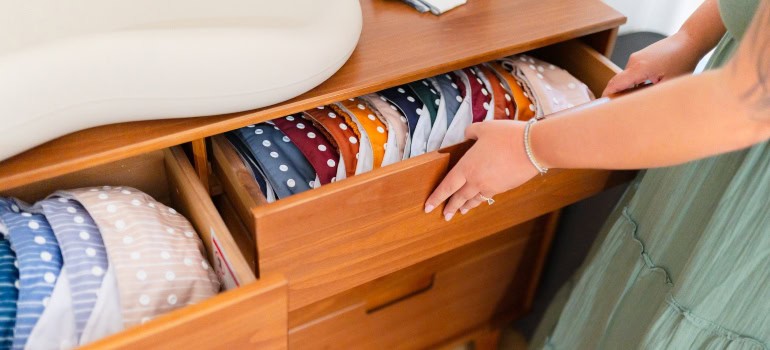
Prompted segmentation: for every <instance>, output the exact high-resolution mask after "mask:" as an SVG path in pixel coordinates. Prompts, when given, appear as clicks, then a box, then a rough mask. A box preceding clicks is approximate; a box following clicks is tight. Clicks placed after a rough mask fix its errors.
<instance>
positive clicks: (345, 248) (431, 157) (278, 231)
mask: <svg viewBox="0 0 770 350" xmlns="http://www.w3.org/2000/svg"><path fill="white" fill-rule="evenodd" d="M535 54H536V55H538V56H540V57H542V58H543V59H545V60H547V61H551V62H554V63H558V64H560V65H562V66H563V67H565V68H567V69H568V70H570V71H572V72H573V73H574V75H575V76H577V77H578V78H579V79H581V80H583V81H585V82H586V83H587V84H588V85H589V86H590V87H591V88H592V89H593V90H594V92H597V93H600V92H601V89H603V88H604V85H605V84H606V82H607V80H609V78H610V77H611V76H612V75H613V74H614V72H616V71H617V67H614V66H613V65H612V64H611V63H610V62H609V61H608V60H606V59H605V58H603V57H602V56H601V55H600V54H598V53H597V52H596V51H594V50H593V49H591V48H589V47H588V46H586V45H585V44H582V43H580V42H578V41H571V42H566V43H562V44H558V45H554V46H552V47H548V48H544V49H542V50H539V51H537V52H535ZM212 141H213V142H212V146H213V154H214V159H213V163H214V164H213V169H214V172H215V175H216V176H217V177H218V178H219V180H220V181H221V182H222V188H223V191H224V194H225V196H227V198H228V199H229V201H230V203H232V206H233V208H234V210H235V211H236V212H237V213H238V215H239V216H240V217H241V218H242V220H243V222H244V225H245V227H246V228H247V229H248V230H250V231H251V232H252V233H253V234H254V235H255V241H256V245H257V252H256V255H257V257H258V258H257V264H258V271H259V272H260V273H269V272H280V273H282V274H284V275H285V276H286V278H287V280H288V282H289V310H290V311H291V310H297V309H299V308H302V307H304V306H307V305H309V304H312V303H314V302H316V301H319V300H322V299H326V298H328V297H331V296H333V295H335V294H337V293H340V292H343V291H345V290H348V289H351V288H353V287H356V286H358V285H361V284H363V283H366V282H369V281H372V280H374V279H376V278H379V277H382V276H385V275H388V274H390V273H393V272H395V271H398V270H400V269H403V268H405V267H407V266H410V265H413V264H416V263H419V262H421V261H425V260H427V259H430V258H431V257H434V256H437V255H440V254H442V253H445V252H448V251H450V250H452V249H454V248H457V247H460V246H463V245H465V244H468V243H470V242H473V241H476V240H479V239H481V238H483V237H487V236H489V235H492V234H494V233H497V232H500V231H502V230H504V229H506V228H510V227H512V226H515V225H517V224H520V223H523V222H526V221H528V220H532V219H534V218H536V217H538V216H541V215H543V214H545V213H548V212H551V211H554V210H556V209H559V208H562V207H564V206H566V205H568V204H571V203H573V202H576V201H578V200H580V199H583V198H586V197H588V196H590V195H593V194H595V193H598V192H600V191H601V190H603V189H606V188H608V187H611V186H613V185H615V184H619V183H621V182H624V181H627V180H629V179H630V178H631V177H632V176H633V173H632V172H609V171H602V170H569V171H560V170H553V171H551V172H549V174H548V175H547V176H542V177H537V178H535V179H533V180H532V181H530V182H529V183H527V184H525V185H524V186H521V187H520V188H517V189H515V190H512V191H509V192H506V193H504V194H500V195H498V196H496V197H495V200H496V203H495V204H494V205H492V206H482V207H480V208H479V209H476V210H474V211H472V212H471V213H470V214H468V215H459V216H456V217H455V219H453V220H452V222H450V223H447V222H444V220H443V218H442V217H441V210H440V209H437V210H435V211H434V212H433V213H431V214H427V215H426V214H424V213H423V205H424V201H425V199H427V197H428V195H429V194H430V192H431V191H432V190H433V189H434V188H435V186H436V185H437V184H438V183H439V181H440V180H441V179H442V178H443V176H444V175H445V174H446V173H447V171H448V169H450V167H451V165H452V164H454V163H455V162H456V161H457V160H458V159H459V158H460V157H461V156H462V154H464V152H465V151H466V150H467V148H468V147H469V146H470V144H469V143H465V144H460V145H457V146H454V147H449V148H447V149H443V150H439V151H437V152H431V153H427V154H424V155H421V156H419V157H415V158H412V159H408V160H406V161H403V162H400V163H396V164H393V165H390V166H386V167H383V168H381V169H376V170H374V171H372V172H369V173H366V174H362V175H358V176H354V177H352V178H349V179H345V180H344V181H340V182H337V183H332V184H329V185H324V186H323V187H321V188H319V189H315V190H311V191H307V192H304V193H301V194H298V195H295V196H291V197H289V198H286V199H282V200H280V201H277V202H275V203H270V204H267V203H266V201H265V199H264V198H263V196H262V195H261V193H260V192H259V190H258V185H257V184H256V182H255V181H254V180H253V179H252V178H251V177H250V176H248V170H247V169H246V168H245V166H244V165H243V164H242V162H241V161H240V159H239V158H238V155H237V154H235V153H234V150H233V149H232V147H231V146H230V145H229V143H228V142H227V140H226V139H225V138H224V137H222V136H217V137H214V138H213V139H212Z"/></svg>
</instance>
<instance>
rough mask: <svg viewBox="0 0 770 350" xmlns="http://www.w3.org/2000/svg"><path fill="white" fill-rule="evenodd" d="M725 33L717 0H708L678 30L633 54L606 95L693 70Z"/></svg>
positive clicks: (608, 88) (607, 89) (610, 83)
mask: <svg viewBox="0 0 770 350" xmlns="http://www.w3.org/2000/svg"><path fill="white" fill-rule="evenodd" d="M724 34H725V26H724V24H723V23H722V18H721V17H720V16H719V5H718V4H717V0H706V1H704V2H703V4H701V6H700V7H698V9H697V10H696V11H695V12H694V13H693V14H692V15H691V16H690V17H689V18H688V19H687V21H686V22H685V23H684V24H683V25H682V27H681V28H680V29H679V31H678V32H676V33H675V34H674V35H672V36H670V37H668V38H665V39H663V40H661V41H658V42H656V43H654V44H652V45H650V46H648V47H646V48H644V49H642V50H640V51H638V52H635V53H634V54H632V55H631V57H630V58H629V60H628V65H627V66H626V69H625V70H624V71H623V72H622V73H620V74H618V75H617V76H615V77H614V78H612V80H610V82H609V83H608V84H607V88H606V89H605V90H604V95H605V96H606V95H609V94H614V93H617V92H620V91H623V90H626V89H629V88H631V87H633V86H635V85H638V84H641V83H643V82H645V81H647V80H650V81H652V82H653V83H658V82H661V81H665V80H668V79H672V78H675V77H678V76H681V75H685V74H689V73H692V71H693V70H695V67H696V66H697V65H698V62H699V61H700V60H701V59H702V58H703V56H705V55H706V54H707V53H708V52H709V51H711V49H713V48H714V46H716V45H717V43H718V42H719V40H720V39H721V38H722V36H723V35H724Z"/></svg>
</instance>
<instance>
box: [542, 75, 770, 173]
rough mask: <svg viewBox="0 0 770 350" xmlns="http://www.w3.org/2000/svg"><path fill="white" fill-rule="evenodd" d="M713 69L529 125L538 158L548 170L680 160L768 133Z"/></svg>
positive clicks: (764, 124)
mask: <svg viewBox="0 0 770 350" xmlns="http://www.w3.org/2000/svg"><path fill="white" fill-rule="evenodd" d="M725 74H727V73H726V71H723V70H717V71H711V72H708V73H704V74H701V75H698V76H687V77H683V78H679V79H675V80H672V81H671V82H669V83H667V84H661V85H658V86H654V87H651V88H648V89H645V90H642V91H639V92H636V93H632V94H629V95H627V96H623V97H620V98H617V99H615V100H613V101H610V102H607V103H605V104H602V105H599V106H595V107H593V108H586V109H576V110H572V111H565V112H563V113H560V114H557V115H554V116H552V117H549V118H547V119H545V120H543V121H540V122H538V123H536V124H535V125H533V126H532V129H531V143H532V150H533V153H534V155H535V157H536V158H537V159H538V160H539V161H540V162H541V163H543V165H544V166H546V167H549V168H601V169H640V168H652V167H661V166H668V165H674V164H679V163H683V162H687V161H690V160H694V159H699V158H703V157H707V156H711V155H714V154H719V153H724V152H728V151H732V150H736V149H740V148H744V147H747V146H750V145H752V144H754V143H757V142H760V141H762V140H765V139H767V138H768V137H770V123H768V122H766V121H760V120H757V119H756V118H751V117H750V116H749V115H747V113H746V112H745V109H744V108H741V107H740V101H738V100H737V98H736V95H735V93H734V91H730V88H729V87H727V84H725V81H727V80H728V79H727V78H726V77H725V76H724V75H725Z"/></svg>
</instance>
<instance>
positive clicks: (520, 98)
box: [487, 60, 536, 121]
mask: <svg viewBox="0 0 770 350" xmlns="http://www.w3.org/2000/svg"><path fill="white" fill-rule="evenodd" d="M487 65H488V66H489V67H490V68H492V70H494V71H495V73H497V76H498V77H499V78H500V81H501V82H502V83H503V86H504V87H505V89H506V91H507V92H508V94H509V95H507V96H506V99H508V98H510V100H511V102H512V104H513V107H514V110H513V119H514V120H521V121H527V120H530V119H532V118H534V117H535V110H536V108H535V105H534V103H533V102H532V101H531V100H530V99H529V98H528V97H527V94H526V93H525V92H524V89H523V88H522V87H521V83H520V82H519V81H517V80H516V78H515V77H514V76H513V74H512V73H511V71H512V70H513V65H511V64H510V62H507V61H505V60H501V61H492V62H489V63H487Z"/></svg>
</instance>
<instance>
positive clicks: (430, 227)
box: [0, 0, 633, 349]
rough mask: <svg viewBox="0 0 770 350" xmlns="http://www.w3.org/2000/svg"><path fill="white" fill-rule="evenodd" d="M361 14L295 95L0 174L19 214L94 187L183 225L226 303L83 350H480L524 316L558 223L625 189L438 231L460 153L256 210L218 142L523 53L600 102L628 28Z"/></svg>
mask: <svg viewBox="0 0 770 350" xmlns="http://www.w3.org/2000/svg"><path fill="white" fill-rule="evenodd" d="M361 2H362V8H363V12H364V27H363V33H362V35H361V40H360V42H359V44H358V47H357V49H356V51H355V52H354V53H353V56H352V57H351V59H350V61H349V62H347V64H345V66H343V67H342V69H341V70H340V71H339V72H337V73H336V74H335V75H334V76H332V77H331V78H330V79H329V80H328V81H326V82H325V83H323V84H322V85H320V86H318V87H316V88H315V89H313V90H311V91H309V92H308V93H305V94H304V95H302V96H299V97H297V98H294V99H292V100H289V101H286V102H284V103H280V104H277V105H274V106H270V107H266V108H262V109H259V110H255V111H249V112H243V113H236V114H230V115H223V116H213V117H202V118H188V119H172V120H161V121H147V122H136V123H125V124H117V125H109V126H104V127H98V128H93V129H88V130H84V131H80V132H77V133H74V134H71V135H67V136H64V137H62V138H60V139H57V140H54V141H51V142H48V143H46V144H44V145H41V146H39V147H37V148H35V149H32V150H30V151H27V152H25V153H23V154H21V155H19V156H16V157H14V158H12V159H9V160H6V161H4V162H1V163H0V195H4V196H17V197H20V198H22V199H24V200H27V201H34V200H38V199H40V198H42V197H44V196H45V195H47V194H49V193H51V192H53V191H54V190H56V189H64V188H74V187H82V186H95V185H112V186H119V185H122V186H132V187H135V188H138V189H140V190H143V191H145V192H147V193H148V194H150V195H152V196H154V197H155V198H157V199H159V200H160V201H162V202H165V203H167V204H169V205H171V206H173V207H174V208H176V209H177V210H179V211H180V212H182V213H183V214H185V215H186V216H187V217H188V218H189V219H190V221H191V222H192V223H193V225H194V226H195V228H196V229H197V231H198V232H199V233H200V235H201V238H202V239H203V240H204V243H205V245H206V248H207V250H208V251H209V257H210V259H211V260H212V261H213V262H214V265H215V266H216V267H217V270H218V271H219V272H220V273H221V274H222V275H223V276H224V277H225V278H226V279H227V281H228V282H227V283H228V285H229V286H230V287H231V288H230V290H228V291H226V292H223V293H221V294H220V295H218V296H216V297H214V298H211V299H209V300H207V301H205V302H203V303H200V304H197V305H194V306H190V307H187V308H184V309H181V310H178V311H176V312H172V313H170V314H167V315H164V316H162V317H159V318H157V319H155V320H152V321H150V322H148V323H146V324H144V325H141V326H137V327H133V328H131V329H127V330H126V331H124V332H122V333H120V334H117V335H114V336H112V337H109V338H106V339H103V340H101V341H99V342H96V343H94V344H91V345H89V346H87V348H94V349H116V348H126V349H149V348H163V349H173V348H192V349H209V348H211V349H225V348H226V349H257V348H259V349H262V348H265V349H272V348H287V347H290V348H296V349H306V348H324V349H358V348H375V349H392V348H408V349H413V348H441V347H447V348H449V347H452V346H456V345H462V344H465V343H468V342H473V343H474V344H475V346H476V347H477V348H494V346H495V344H496V341H497V335H498V333H499V331H498V330H499V328H500V327H501V325H504V324H506V323H507V322H510V321H511V320H513V319H515V318H517V317H520V316H521V315H523V314H524V313H525V312H527V311H528V308H529V307H530V305H531V303H532V300H533V298H534V295H535V292H536V287H537V282H538V279H539V276H540V272H541V270H542V267H543V264H544V260H545V257H546V255H547V252H548V248H549V246H550V242H551V239H552V238H553V234H554V231H555V228H556V225H557V223H558V218H559V210H560V208H562V207H564V206H567V205H569V204H571V203H574V202H576V201H578V200H581V199H583V198H586V197H589V196H591V195H593V194H596V193H598V192H600V191H602V190H604V189H606V188H608V187H611V186H614V185H616V184H619V183H622V182H624V181H628V180H629V179H630V177H631V176H632V175H633V174H632V173H630V172H610V171H602V170H569V171H564V170H554V171H551V172H549V173H548V175H547V176H542V177H537V178H535V179H533V180H532V181H530V182H529V183H527V184H525V185H524V186H522V187H520V188H517V189H515V190H512V191H509V192H507V193H504V194H500V195H498V196H496V197H495V200H496V203H495V204H494V205H492V206H486V205H484V206H481V207H480V208H479V209H476V210H473V211H471V212H470V213H469V214H467V215H459V216H457V217H456V218H455V219H453V220H452V222H450V223H447V222H444V220H443V219H442V218H441V214H440V212H441V211H440V210H437V211H434V212H433V213H431V214H424V213H423V203H424V201H425V199H426V198H427V196H428V195H429V193H430V192H431V191H432V189H433V188H434V187H435V186H436V185H437V184H438V182H439V181H440V180H441V178H442V177H443V175H445V174H446V172H447V171H448V169H450V168H451V167H452V165H453V164H454V163H455V162H456V161H457V160H458V159H459V158H460V157H461V156H462V154H463V153H464V152H465V151H466V150H467V149H468V147H469V146H470V145H469V144H467V143H465V144H460V145H457V146H453V147H449V148H446V149H442V150H439V151H436V152H430V153H427V154H424V155H420V156H418V157H415V158H412V159H409V160H406V161H403V162H400V163H396V164H394V165H391V166H387V167H384V168H381V169H377V170H374V171H372V172H369V173H366V174H363V175H358V176H355V177H352V178H349V179H346V180H344V181H340V182H337V183H333V184H330V185H326V186H323V187H322V188H319V189H316V190H312V191H308V192H305V193H301V194H299V195H295V196H292V197H290V198H287V199H283V200H280V201H278V202H275V203H271V204H267V203H265V202H264V201H263V200H261V199H260V197H259V195H258V190H257V189H256V188H255V187H254V185H253V180H252V179H251V178H250V177H249V176H248V173H247V171H246V169H245V168H243V165H242V164H241V163H240V162H239V160H238V158H237V156H236V155H235V154H234V153H233V151H232V149H231V148H229V147H228V145H227V143H226V142H223V139H222V138H221V137H216V136H215V135H218V134H221V133H223V132H226V131H229V130H233V129H236V128H239V127H243V126H246V125H248V124H253V123H257V122H261V121H265V120H269V119H272V118H277V117H281V116H284V115H287V114H291V113H295V112H298V111H301V110H304V109H309V108H314V107H316V106H320V105H324V104H328V103H332V102H336V101H339V100H342V99H346V98H350V97H355V96H360V95H363V94H366V93H371V92H375V91H378V90H381V89H384V88H388V87H392V86H395V85H398V84H403V83H407V82H410V81H414V80H417V79H421V78H425V77H429V76H433V75H436V74H440V73H444V72H447V71H451V70H454V69H459V68H463V67H467V66H471V65H474V64H478V63H482V62H485V61H489V60H492V59H495V58H500V57H503V56H508V55H511V54H516V53H521V52H527V51H531V52H532V54H534V55H535V56H537V57H540V58H542V59H544V60H546V61H549V62H551V63H553V64H556V65H558V66H561V67H563V68H565V69H567V70H568V71H569V72H571V73H572V74H573V75H574V76H576V77H577V78H579V79H580V80H582V81H584V82H585V83H586V84H587V85H588V86H589V87H590V88H591V89H592V90H593V91H594V93H595V94H597V95H598V94H600V93H601V91H602V89H603V88H604V86H605V85H606V83H607V81H608V80H609V79H610V78H611V77H612V76H613V75H614V74H615V73H616V72H618V71H619V70H618V68H617V67H616V66H614V65H613V64H612V63H611V62H610V61H609V60H608V59H607V58H606V57H605V55H607V54H609V52H611V50H612V47H613V44H614V40H615V37H616V35H617V27H618V26H619V25H620V24H622V23H623V22H624V21H625V18H624V17H623V16H622V15H620V14H619V13H617V12H616V11H614V10H613V9H611V8H609V7H607V6H606V5H604V4H603V3H602V2H601V1H599V0H574V1H564V0H469V1H468V4H467V5H465V6H463V7H460V8H457V9H455V10H452V11H450V12H449V13H447V14H444V15H442V16H440V17H436V16H433V15H430V14H419V13H417V12H415V11H414V10H413V9H411V8H409V7H408V6H406V5H404V4H403V3H400V2H398V1H392V0H362V1H361ZM307 59H313V58H312V52H310V53H308V58H307Z"/></svg>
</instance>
